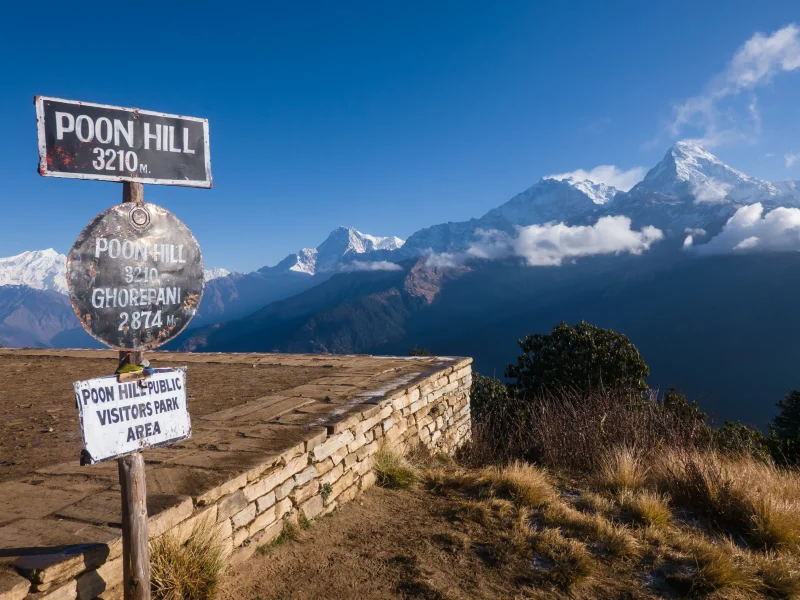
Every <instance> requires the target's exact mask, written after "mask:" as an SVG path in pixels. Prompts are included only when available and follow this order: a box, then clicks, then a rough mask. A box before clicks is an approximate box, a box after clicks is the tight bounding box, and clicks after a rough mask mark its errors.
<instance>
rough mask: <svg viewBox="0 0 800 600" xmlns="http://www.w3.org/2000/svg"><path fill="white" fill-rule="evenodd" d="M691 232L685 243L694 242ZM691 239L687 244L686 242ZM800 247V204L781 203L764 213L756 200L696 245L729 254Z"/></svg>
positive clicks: (696, 249)
mask: <svg viewBox="0 0 800 600" xmlns="http://www.w3.org/2000/svg"><path fill="white" fill-rule="evenodd" d="M691 239H692V236H689V237H688V238H687V239H686V241H684V247H688V246H691V245H692V242H691ZM687 242H688V244H687ZM753 250H759V251H788V250H794V251H797V250H800V208H785V207H779V208H776V209H773V210H771V211H770V212H768V213H766V214H764V207H763V206H762V205H761V203H759V202H756V203H755V204H750V205H748V206H743V207H741V208H740V209H738V210H737V211H736V212H735V213H734V215H733V216H732V217H731V218H730V219H728V222H727V223H726V224H725V226H724V227H723V228H722V231H721V232H720V233H719V234H718V235H716V236H714V237H713V238H711V240H709V242H708V243H706V244H702V245H699V246H694V247H693V251H694V252H696V253H697V254H727V253H730V252H744V251H753Z"/></svg>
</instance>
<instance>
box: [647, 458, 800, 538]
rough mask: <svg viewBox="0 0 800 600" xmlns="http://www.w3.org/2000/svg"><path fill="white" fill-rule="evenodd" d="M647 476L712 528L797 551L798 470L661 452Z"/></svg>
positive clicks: (799, 526) (799, 518) (799, 530)
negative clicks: (696, 513)
mask: <svg viewBox="0 0 800 600" xmlns="http://www.w3.org/2000/svg"><path fill="white" fill-rule="evenodd" d="M650 481H651V482H652V484H653V485H654V486H655V487H657V488H658V489H661V490H665V491H668V492H670V493H671V495H672V496H673V498H674V499H675V501H676V502H677V503H679V504H681V505H682V506H684V507H685V508H687V509H691V510H696V511H698V512H699V513H700V514H702V515H704V516H705V517H707V518H708V519H710V520H711V521H712V522H713V523H714V524H715V525H717V526H718V527H720V528H722V529H724V530H726V531H728V532H730V533H734V534H738V535H742V536H744V537H745V538H747V540H748V541H749V542H750V543H751V544H754V545H756V546H759V547H763V548H767V549H784V550H793V551H797V550H800V475H798V473H797V472H796V471H789V470H782V469H779V468H778V467H776V466H775V465H773V464H771V463H768V462H763V461H758V460H755V459H753V458H748V457H737V458H726V457H723V456H720V455H717V454H713V453H692V454H687V453H683V454H680V453H665V454H662V455H660V456H659V457H658V458H656V459H655V460H654V462H653V466H652V468H651V469H650Z"/></svg>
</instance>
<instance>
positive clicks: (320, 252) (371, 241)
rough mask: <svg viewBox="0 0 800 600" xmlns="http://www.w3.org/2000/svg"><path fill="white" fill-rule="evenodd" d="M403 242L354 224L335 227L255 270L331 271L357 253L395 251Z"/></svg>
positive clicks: (269, 272)
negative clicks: (314, 243) (313, 243)
mask: <svg viewBox="0 0 800 600" xmlns="http://www.w3.org/2000/svg"><path fill="white" fill-rule="evenodd" d="M403 244H404V241H403V240H401V239H400V238H398V237H395V236H388V237H379V236H374V235H369V234H366V233H361V232H360V231H358V230H357V229H356V228H354V227H338V228H336V229H334V230H333V231H332V232H331V233H330V235H328V237H327V238H326V239H325V241H324V242H322V243H321V244H320V245H319V246H317V247H316V248H302V249H301V250H299V251H298V252H296V253H294V254H290V255H289V256H287V257H286V258H284V259H283V260H282V261H281V262H279V263H278V264H277V265H275V266H274V267H262V268H261V269H259V270H258V271H257V272H258V273H260V274H262V275H274V274H276V273H282V272H287V271H291V272H294V273H302V274H305V275H317V274H320V273H325V272H327V273H333V272H336V270H337V267H338V266H339V265H341V264H344V263H347V262H349V261H351V260H353V259H354V258H356V257H358V256H359V255H362V254H365V253H368V252H375V251H379V250H388V251H392V250H397V249H398V248H401V247H402V246H403Z"/></svg>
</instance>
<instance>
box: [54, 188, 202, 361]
mask: <svg viewBox="0 0 800 600" xmlns="http://www.w3.org/2000/svg"><path fill="white" fill-rule="evenodd" d="M148 205H150V206H152V207H153V208H155V209H160V210H163V211H165V212H167V213H168V214H170V215H172V217H174V218H175V220H176V221H178V223H179V224H180V225H182V226H183V227H184V229H186V232H187V233H188V234H189V236H190V237H191V238H192V239H193V240H194V241H195V243H196V244H197V249H198V251H199V257H200V260H199V263H200V272H201V273H203V274H204V275H203V285H202V286H201V288H200V295H199V297H198V299H197V308H196V309H195V310H199V308H200V303H201V302H202V301H203V296H204V295H205V291H206V290H205V287H206V281H205V259H204V258H203V252H202V250H201V249H200V244H199V242H197V238H195V237H194V233H192V230H191V229H189V226H188V225H186V223H184V222H183V221H181V220H180V219H179V218H178V217H177V216H176V215H175V213H173V212H172V211H170V210H169V209H167V208H165V207H163V206H160V205H158V204H153V203H151V202H143V203H142V204H141V206H148ZM119 206H120V205H119V204H114V205H113V206H110V207H109V208H107V209H105V210H104V211H101V212H99V213H98V214H96V215H95V216H94V217H93V218H92V220H91V221H89V223H88V224H87V225H86V226H85V227H84V228H83V229H82V230H81V232H80V234H79V235H78V238H77V240H76V241H75V244H73V246H72V247H71V248H70V250H69V253H68V254H67V261H66V264H65V269H64V271H65V276H66V280H67V290H68V294H69V299H70V304H71V305H72V310H73V312H74V313H75V316H76V317H77V318H78V322H79V323H80V324H81V327H82V328H83V330H84V331H85V332H86V333H87V334H89V336H90V337H91V338H93V339H94V340H96V341H98V342H100V343H101V344H103V345H104V346H106V347H108V348H111V349H113V350H120V351H125V352H144V351H151V350H154V349H155V348H160V347H161V346H164V345H166V344H168V343H169V342H171V341H173V340H174V339H175V338H177V337H178V336H179V335H180V334H181V333H183V332H184V331H186V328H187V327H189V323H191V321H192V319H193V318H194V315H192V317H191V318H190V319H188V320H187V321H186V322H185V323H184V325H183V327H181V328H180V329H179V330H178V331H177V333H175V335H174V336H172V337H171V338H170V339H168V340H166V341H163V342H161V343H160V344H155V343H151V344H143V345H141V346H138V347H135V348H125V347H123V346H118V345H116V344H109V343H108V341H106V340H104V339H101V338H100V337H99V336H97V335H95V334H94V333H93V332H92V331H91V330H90V329H89V328H88V327H87V326H86V323H85V322H84V320H83V319H82V318H81V315H80V312H79V311H78V307H77V306H76V305H75V300H74V296H73V294H72V280H71V278H70V271H71V266H72V251H73V250H74V248H75V245H76V244H77V243H78V241H79V240H80V239H81V238H82V237H83V235H84V234H85V233H86V232H87V230H88V229H89V228H90V227H92V225H94V224H95V222H97V221H98V220H100V219H101V218H102V217H103V216H105V215H106V213H110V212H111V211H112V210H115V209H118V208H119ZM195 314H196V313H195ZM154 341H157V340H154Z"/></svg>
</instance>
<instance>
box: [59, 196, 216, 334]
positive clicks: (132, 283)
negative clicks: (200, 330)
mask: <svg viewBox="0 0 800 600" xmlns="http://www.w3.org/2000/svg"><path fill="white" fill-rule="evenodd" d="M67 281H68V282H69V295H70V297H71V298H72V307H73V308H74V309H75V314H77V315H78V319H80V322H81V324H82V325H83V328H84V329H85V330H86V331H87V332H88V333H89V335H91V336H92V337H93V338H95V339H96V340H98V341H100V342H103V343H104V344H106V345H108V346H111V347H112V348H117V349H120V350H150V349H152V348H157V347H158V346H161V345H162V344H166V343H167V342H168V341H169V340H171V339H172V338H174V337H175V336H177V335H178V334H179V333H180V332H181V331H183V330H184V328H185V327H186V326H187V325H188V324H189V321H191V320H192V317H194V315H195V313H196V312H197V308H198V306H200V299H201V298H202V297H203V257H202V255H201V254H200V246H199V245H198V243H197V240H195V239H194V236H193V235H192V232H191V231H189V228H188V227H186V225H184V224H183V222H181V221H180V220H179V219H178V218H177V217H176V216H175V215H173V214H172V213H171V212H169V211H168V210H167V209H165V208H162V207H160V206H156V205H155V204H130V203H129V204H117V205H116V206H113V207H112V208H109V209H108V210H107V211H105V212H102V213H100V214H99V215H97V216H96V217H95V218H94V219H93V220H92V222H91V223H89V225H87V226H86V229H84V230H83V232H81V235H80V236H79V237H78V240H77V241H76V242H75V244H74V245H73V246H72V250H71V251H70V253H69V257H68V258H67Z"/></svg>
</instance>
